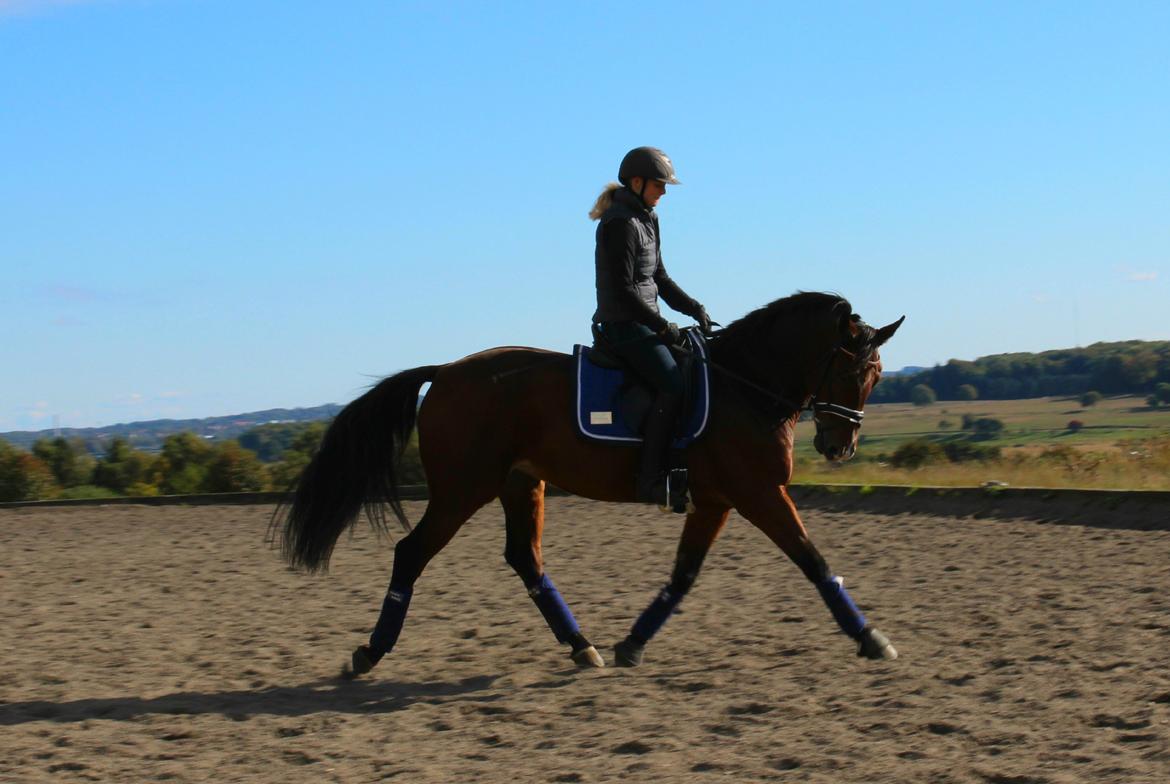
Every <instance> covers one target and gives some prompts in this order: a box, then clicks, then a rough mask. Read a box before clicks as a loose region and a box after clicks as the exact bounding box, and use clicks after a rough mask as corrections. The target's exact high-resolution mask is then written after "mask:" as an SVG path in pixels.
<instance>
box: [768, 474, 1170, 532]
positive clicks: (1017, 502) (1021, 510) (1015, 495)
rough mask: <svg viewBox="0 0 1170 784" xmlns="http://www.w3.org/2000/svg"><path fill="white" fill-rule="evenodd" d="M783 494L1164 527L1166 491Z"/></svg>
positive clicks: (908, 488) (934, 511) (898, 488)
mask: <svg viewBox="0 0 1170 784" xmlns="http://www.w3.org/2000/svg"><path fill="white" fill-rule="evenodd" d="M789 494H790V495H791V496H792V499H793V501H795V502H796V503H797V505H798V506H800V508H801V509H816V510H822V511H832V512H863V513H867V512H868V513H873V514H880V515H887V516H892V515H904V514H917V515H931V516H937V517H949V518H954V517H960V518H972V519H984V518H992V519H1006V518H1011V519H1028V520H1034V521H1036V522H1041V523H1051V524H1057V525H1085V526H1092V527H1096V528H1123V529H1128V530H1141V531H1170V491H1167V490H1100V489H1086V488H1048V487H1005V486H990V487H940V486H916V485H835V484H807V485H792V486H790V487H789Z"/></svg>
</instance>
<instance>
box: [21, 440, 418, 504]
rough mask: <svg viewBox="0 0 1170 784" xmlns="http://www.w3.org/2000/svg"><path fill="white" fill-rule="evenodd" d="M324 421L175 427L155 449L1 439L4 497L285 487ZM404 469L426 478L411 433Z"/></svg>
mask: <svg viewBox="0 0 1170 784" xmlns="http://www.w3.org/2000/svg"><path fill="white" fill-rule="evenodd" d="M327 425H328V423H327V422H320V421H319V422H295V423H274V424H268V425H260V426H259V427H256V428H253V429H252V430H249V431H247V432H245V433H243V434H241V435H240V436H239V437H238V438H236V439H231V440H224V441H217V442H209V441H208V440H207V439H204V438H201V437H200V436H198V435H195V434H194V433H190V432H183V433H175V434H173V435H169V436H167V437H166V438H165V439H164V440H163V443H162V447H161V449H159V450H158V451H157V452H146V451H143V450H141V449H136V448H134V447H133V446H132V445H131V444H130V443H129V442H128V441H126V440H125V439H123V438H114V439H112V440H110V441H109V442H107V443H105V444H103V445H100V446H99V445H95V444H91V443H87V442H85V441H83V440H81V439H77V438H73V439H69V438H42V439H39V440H38V441H36V442H35V443H34V444H33V445H32V448H31V449H30V450H28V451H25V450H22V449H18V448H17V447H15V446H13V445H11V444H9V443H8V442H6V441H4V440H2V439H0V501H35V500H43V499H56V498H104V497H110V498H112V497H118V496H155V495H187V494H192V493H237V492H255V491H265V490H275V491H284V490H288V489H289V488H290V487H292V485H293V483H294V482H295V481H296V479H297V477H298V476H300V473H301V471H303V470H304V468H305V466H306V465H308V463H309V460H310V459H311V458H312V456H313V454H314V453H315V452H316V450H317V448H318V446H319V445H320V442H321V437H322V436H323V435H324V433H325V429H326V427H327ZM401 474H402V477H403V481H404V482H407V483H413V482H421V481H424V477H423V473H422V466H421V463H420V461H419V458H418V445H417V442H416V441H414V440H412V441H411V443H410V444H409V445H408V446H407V450H406V453H405V454H404V455H403V459H402V466H401Z"/></svg>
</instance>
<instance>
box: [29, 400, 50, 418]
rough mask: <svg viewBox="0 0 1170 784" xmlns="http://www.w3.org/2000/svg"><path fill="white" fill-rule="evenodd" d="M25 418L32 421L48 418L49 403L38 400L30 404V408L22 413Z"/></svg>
mask: <svg viewBox="0 0 1170 784" xmlns="http://www.w3.org/2000/svg"><path fill="white" fill-rule="evenodd" d="M24 413H25V416H27V417H28V418H29V419H32V420H34V421H39V420H41V419H44V418H45V417H47V416H49V401H47V400H38V401H37V402H35V403H33V404H32V407H31V408H29V409H28V410H27V411H25V412H24Z"/></svg>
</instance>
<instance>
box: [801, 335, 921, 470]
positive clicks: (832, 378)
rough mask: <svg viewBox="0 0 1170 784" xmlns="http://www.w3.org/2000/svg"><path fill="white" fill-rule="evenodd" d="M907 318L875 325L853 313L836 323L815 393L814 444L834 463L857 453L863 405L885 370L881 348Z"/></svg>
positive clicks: (813, 397)
mask: <svg viewBox="0 0 1170 784" xmlns="http://www.w3.org/2000/svg"><path fill="white" fill-rule="evenodd" d="M905 320H906V317H905V316H903V317H902V318H900V319H898V320H897V321H895V322H894V323H892V324H889V325H887V326H884V327H882V328H881V329H874V328H873V327H871V326H869V325H868V324H866V323H865V322H863V321H862V320H861V317H860V316H858V315H857V314H854V313H848V312H846V313H845V314H843V315H842V316H841V319H840V322H839V324H838V337H837V342H836V345H835V346H834V347H833V349H832V351H831V352H830V353H829V355H828V356H827V357H826V358H825V361H824V364H823V368H824V369H823V371H821V375H820V379H819V381H818V382H817V385H816V387H815V388H814V389H813V392H812V408H813V420H814V421H815V423H816V428H817V434H816V437H815V438H814V439H813V446H814V447H816V450H817V452H819V453H820V454H822V455H824V456H825V459H826V460H829V461H831V462H836V461H841V460H848V459H849V458H851V457H853V455H854V454H855V453H856V452H857V436H858V432H859V431H860V430H861V420H862V417H863V416H864V415H863V413H862V410H863V409H864V408H865V401H866V400H867V399H868V398H869V393H870V392H871V391H873V388H874V387H875V386H876V385H877V383H878V380H879V379H880V378H881V375H882V360H881V356H880V355H879V354H878V348H879V347H880V346H882V345H883V344H884V343H885V342H886V341H887V340H889V339H890V338H891V337H893V335H894V333H895V332H897V331H898V327H900V326H902V322H903V321H905Z"/></svg>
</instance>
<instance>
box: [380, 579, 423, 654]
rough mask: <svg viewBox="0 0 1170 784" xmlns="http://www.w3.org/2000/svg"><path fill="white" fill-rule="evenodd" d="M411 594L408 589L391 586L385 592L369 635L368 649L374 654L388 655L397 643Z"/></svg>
mask: <svg viewBox="0 0 1170 784" xmlns="http://www.w3.org/2000/svg"><path fill="white" fill-rule="evenodd" d="M412 593H413V591H412V590H411V589H410V588H395V587H394V586H393V585H392V586H390V589H389V590H388V591H386V598H385V599H383V600H382V613H381V614H380V615H379V616H378V623H377V624H376V625H375V626H374V631H373V633H372V634H371V635H370V647H371V648H373V649H374V650H375V651H376V652H378V653H389V652H390V651H391V650H392V649H393V648H394V643H396V642H398V635H399V634H400V633H401V632H402V623H403V621H405V620H406V610H407V608H408V607H410V597H411V594H412Z"/></svg>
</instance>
